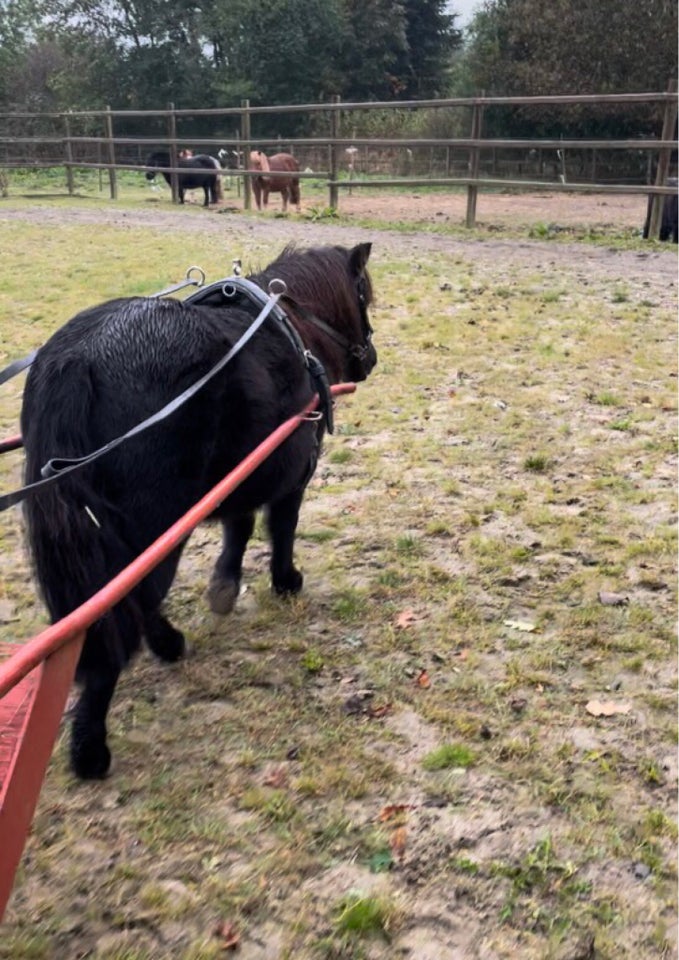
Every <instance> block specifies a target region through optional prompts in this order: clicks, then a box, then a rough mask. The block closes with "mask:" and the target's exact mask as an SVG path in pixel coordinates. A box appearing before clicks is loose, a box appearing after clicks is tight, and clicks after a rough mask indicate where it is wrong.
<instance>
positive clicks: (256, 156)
mask: <svg viewBox="0 0 679 960" xmlns="http://www.w3.org/2000/svg"><path fill="white" fill-rule="evenodd" d="M250 169H251V170H261V171H262V172H263V173H269V172H271V173H274V174H275V172H276V171H277V170H285V171H290V172H292V171H298V170H299V163H298V162H297V161H296V160H295V158H294V157H293V156H291V155H290V154H289V153H274V155H273V156H272V157H267V155H266V154H265V153H263V152H262V151H261V150H253V151H252V152H251V154H250ZM252 191H253V193H254V195H255V203H256V204H257V209H258V210H261V209H262V208H264V209H266V207H267V206H268V204H269V194H270V193H280V195H281V197H282V199H283V213H285V212H286V211H287V209H288V200H290V202H291V203H294V204H295V206H296V207H297V212H298V213H299V178H298V177H276V176H262V177H253V178H252Z"/></svg>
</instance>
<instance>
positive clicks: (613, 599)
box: [599, 590, 629, 607]
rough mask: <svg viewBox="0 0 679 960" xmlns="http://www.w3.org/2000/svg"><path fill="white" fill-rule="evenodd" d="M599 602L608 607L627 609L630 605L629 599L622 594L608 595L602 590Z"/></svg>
mask: <svg viewBox="0 0 679 960" xmlns="http://www.w3.org/2000/svg"><path fill="white" fill-rule="evenodd" d="M599 602H600V603H603V604H604V605H605V606H607V607H626V606H627V604H628V603H629V597H626V596H625V595H624V594H622V593H606V591H605V590H600V591H599Z"/></svg>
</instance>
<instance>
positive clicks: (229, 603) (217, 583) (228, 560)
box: [207, 513, 255, 614]
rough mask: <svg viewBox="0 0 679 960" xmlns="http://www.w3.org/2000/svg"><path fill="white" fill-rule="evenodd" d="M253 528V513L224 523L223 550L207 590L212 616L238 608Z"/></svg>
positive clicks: (231, 518) (229, 519)
mask: <svg viewBox="0 0 679 960" xmlns="http://www.w3.org/2000/svg"><path fill="white" fill-rule="evenodd" d="M254 527H255V515H254V513H245V514H242V515H240V516H237V517H229V518H228V519H226V520H224V522H223V528H224V541H223V548H222V552H221V554H220V556H219V559H218V560H217V563H216V564H215V568H214V570H213V572H212V578H211V579H210V584H209V586H208V588H207V599H208V603H209V604H210V610H212V612H213V613H219V614H225V613H231V611H232V610H233V608H234V606H235V604H236V600H237V599H238V593H239V591H240V581H241V576H242V573H243V555H244V553H245V548H246V547H247V545H248V540H249V539H250V537H251V536H252V531H253V530H254Z"/></svg>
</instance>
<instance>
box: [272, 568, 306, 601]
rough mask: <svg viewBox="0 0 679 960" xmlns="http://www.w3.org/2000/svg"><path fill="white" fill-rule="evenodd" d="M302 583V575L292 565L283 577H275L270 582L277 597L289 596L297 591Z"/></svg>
mask: <svg viewBox="0 0 679 960" xmlns="http://www.w3.org/2000/svg"><path fill="white" fill-rule="evenodd" d="M303 584H304V577H303V576H302V574H301V573H300V572H299V570H295V568H294V567H293V568H292V569H291V570H290V571H289V572H288V573H286V574H285V576H283V577H276V578H275V579H274V581H273V583H272V587H273V591H274V593H277V594H278V596H279V597H289V596H291V595H292V594H294V593H299V592H300V590H301V589H302V586H303Z"/></svg>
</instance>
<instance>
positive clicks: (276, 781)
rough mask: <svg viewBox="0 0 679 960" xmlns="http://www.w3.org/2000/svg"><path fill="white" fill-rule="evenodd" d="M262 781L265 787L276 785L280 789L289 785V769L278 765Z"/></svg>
mask: <svg viewBox="0 0 679 960" xmlns="http://www.w3.org/2000/svg"><path fill="white" fill-rule="evenodd" d="M262 782H263V783H264V786H265V787H275V788H276V790H280V789H281V788H282V787H286V786H287V785H288V774H287V771H286V770H285V768H284V767H276V769H275V770H271V772H270V773H268V774H267V776H266V777H264V780H263V781H262Z"/></svg>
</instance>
